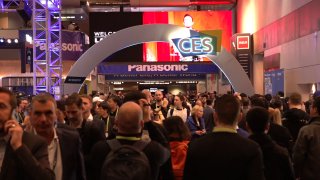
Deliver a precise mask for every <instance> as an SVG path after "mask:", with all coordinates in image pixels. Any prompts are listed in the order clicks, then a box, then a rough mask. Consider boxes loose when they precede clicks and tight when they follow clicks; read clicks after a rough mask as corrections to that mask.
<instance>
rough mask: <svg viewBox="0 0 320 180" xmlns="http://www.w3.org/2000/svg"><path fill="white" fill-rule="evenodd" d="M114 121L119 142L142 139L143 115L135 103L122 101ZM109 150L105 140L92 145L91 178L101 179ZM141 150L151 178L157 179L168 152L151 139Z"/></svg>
mask: <svg viewBox="0 0 320 180" xmlns="http://www.w3.org/2000/svg"><path fill="white" fill-rule="evenodd" d="M115 123H116V125H117V127H118V132H117V136H116V139H117V140H118V141H119V142H120V144H125V145H133V144H134V143H136V142H137V141H140V140H142V138H141V135H142V133H141V132H142V130H143V126H144V122H143V115H142V109H141V108H140V107H139V105H137V104H136V103H134V102H127V103H124V104H123V105H122V106H121V107H120V108H119V111H118V115H117V118H116V121H115ZM110 152H111V148H110V146H109V144H108V143H107V142H106V141H100V142H98V143H97V144H96V145H95V146H94V147H93V149H92V154H91V156H92V166H93V169H94V171H95V172H94V173H93V178H92V179H97V180H100V179H101V177H100V176H102V174H103V172H102V171H101V169H102V167H103V164H104V162H105V159H106V157H107V156H108V154H109V153H110ZM143 152H144V153H145V155H146V156H147V158H148V160H149V164H150V169H151V175H152V178H151V179H152V180H157V177H158V174H159V168H160V166H161V165H163V164H164V163H165V162H166V161H167V160H168V159H169V157H170V152H169V150H168V149H166V148H165V147H163V146H162V145H160V144H159V143H158V142H156V141H151V142H150V143H149V144H148V145H147V146H146V147H145V148H144V149H143ZM137 168H139V167H137ZM128 174H130V173H128ZM131 175H132V174H131ZM130 178H132V177H130Z"/></svg>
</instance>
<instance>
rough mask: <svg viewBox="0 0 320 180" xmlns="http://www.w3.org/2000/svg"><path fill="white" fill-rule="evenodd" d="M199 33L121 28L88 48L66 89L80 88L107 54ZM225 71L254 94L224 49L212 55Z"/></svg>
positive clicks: (173, 27)
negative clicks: (216, 54) (142, 44)
mask: <svg viewBox="0 0 320 180" xmlns="http://www.w3.org/2000/svg"><path fill="white" fill-rule="evenodd" d="M191 33H196V32H195V31H193V30H190V29H188V28H185V27H180V26H177V25H171V24H148V25H138V26H133V27H129V28H126V29H123V30H120V31H118V32H116V33H114V34H112V35H110V36H108V37H106V38H104V39H103V40H102V41H100V42H99V43H97V44H95V45H94V46H92V47H91V48H90V49H88V50H87V51H86V52H85V53H84V54H83V55H82V56H81V57H80V58H79V59H78V60H77V61H76V62H75V64H74V65H73V66H72V68H71V69H70V71H69V73H68V75H67V77H66V80H65V82H64V93H65V94H71V93H73V92H79V90H80V88H81V86H82V84H83V82H84V80H85V78H86V77H87V76H88V75H89V74H90V72H91V71H92V70H93V69H94V68H95V67H96V66H97V65H98V64H99V63H101V62H102V61H103V60H104V59H105V58H107V57H109V56H110V55H112V54H113V53H115V52H117V51H119V50H121V49H124V48H126V47H129V46H133V45H136V44H141V43H145V42H170V40H171V39H173V38H187V37H190V34H191ZM208 58H210V59H211V60H212V62H213V63H215V64H216V65H217V66H218V67H219V68H220V69H221V70H222V71H223V72H224V74H225V75H226V77H227V78H228V79H229V81H230V83H231V85H232V86H233V88H234V89H235V91H237V92H243V93H246V94H248V95H253V94H254V89H253V86H252V84H251V82H250V80H249V78H248V77H247V75H246V73H245V72H244V70H243V68H242V67H241V65H240V64H239V62H238V61H237V60H236V59H235V58H234V56H233V55H231V54H230V53H229V52H227V51H226V50H225V49H223V50H222V51H221V53H219V55H218V56H210V55H208Z"/></svg>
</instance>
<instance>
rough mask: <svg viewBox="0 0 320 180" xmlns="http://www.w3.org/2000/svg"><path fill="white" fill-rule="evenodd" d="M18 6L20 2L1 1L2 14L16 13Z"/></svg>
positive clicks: (12, 0)
mask: <svg viewBox="0 0 320 180" xmlns="http://www.w3.org/2000/svg"><path fill="white" fill-rule="evenodd" d="M18 6H19V1H18V0H9V1H8V0H0V12H14V11H16V9H17V7H18Z"/></svg>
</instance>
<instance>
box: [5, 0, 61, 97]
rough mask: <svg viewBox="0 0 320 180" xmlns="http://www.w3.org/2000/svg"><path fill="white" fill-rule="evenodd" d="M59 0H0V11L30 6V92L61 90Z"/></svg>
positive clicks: (58, 94)
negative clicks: (31, 46)
mask: <svg viewBox="0 0 320 180" xmlns="http://www.w3.org/2000/svg"><path fill="white" fill-rule="evenodd" d="M60 1H61V0H0V12H16V10H17V8H19V6H20V7H21V5H24V6H29V7H30V8H31V9H32V28H33V94H34V95H36V94H39V93H41V92H48V93H51V94H54V95H55V98H56V99H60V97H61V94H62V61H61V59H62V57H61V2H60Z"/></svg>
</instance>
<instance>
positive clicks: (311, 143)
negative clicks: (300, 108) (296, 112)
mask: <svg viewBox="0 0 320 180" xmlns="http://www.w3.org/2000/svg"><path fill="white" fill-rule="evenodd" d="M310 116H311V120H310V124H308V125H306V126H304V127H302V128H301V129H300V132H299V135H298V138H297V141H296V144H295V146H294V149H293V162H294V168H295V172H296V174H297V177H299V178H300V179H301V180H304V179H320V171H319V167H320V156H319V152H320V97H317V98H316V99H315V100H314V102H313V105H312V107H311V109H310Z"/></svg>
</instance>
